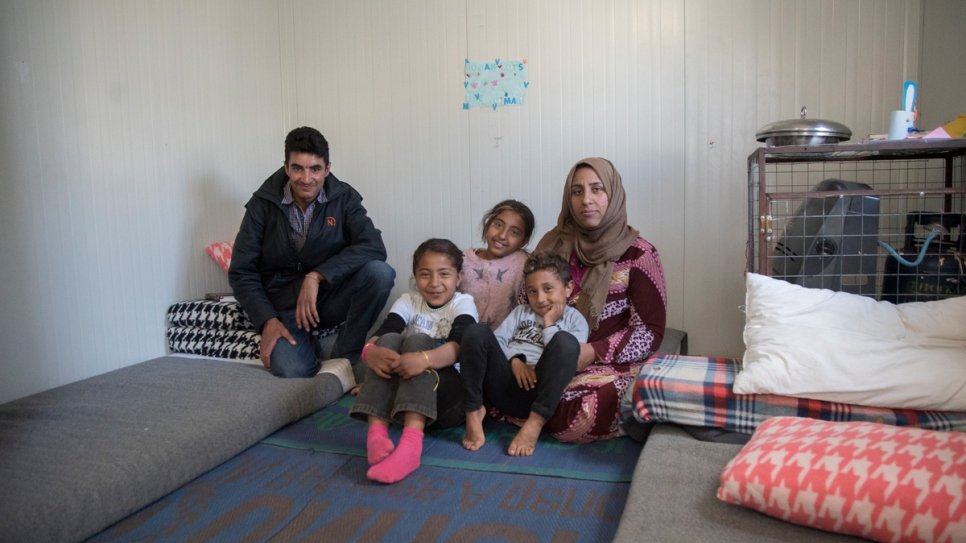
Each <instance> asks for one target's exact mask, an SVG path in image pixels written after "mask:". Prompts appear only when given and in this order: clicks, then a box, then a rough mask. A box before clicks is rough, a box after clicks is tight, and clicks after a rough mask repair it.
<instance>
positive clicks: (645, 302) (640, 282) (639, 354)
mask: <svg viewBox="0 0 966 543" xmlns="http://www.w3.org/2000/svg"><path fill="white" fill-rule="evenodd" d="M626 292H627V311H628V312H629V317H628V321H627V325H626V326H624V327H623V328H621V329H620V330H618V331H616V332H614V333H612V334H610V335H608V336H606V337H603V338H601V339H599V340H596V341H593V342H591V344H592V345H593V347H594V351H595V352H596V353H597V358H598V360H599V361H600V362H599V363H601V364H630V363H632V362H643V361H644V360H646V359H647V357H649V356H650V355H651V354H652V353H653V352H654V351H655V350H656V349H657V348H658V346H660V344H661V340H662V339H663V338H664V326H665V321H666V318H667V301H666V299H667V294H666V292H667V289H666V287H665V284H664V270H663V269H662V268H661V259H660V257H659V256H658V254H657V251H656V250H655V249H654V248H653V247H647V249H646V250H644V251H643V254H641V256H640V257H638V258H637V259H635V260H634V261H633V262H632V263H631V266H630V269H629V270H628V281H627V291H626Z"/></svg>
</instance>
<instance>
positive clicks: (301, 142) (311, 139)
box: [285, 126, 329, 165]
mask: <svg viewBox="0 0 966 543" xmlns="http://www.w3.org/2000/svg"><path fill="white" fill-rule="evenodd" d="M292 153H312V154H313V155H315V156H319V157H322V160H323V161H324V162H325V164H326V165H328V164H329V142H327V141H325V136H323V135H322V133H321V132H319V131H318V130H316V129H314V128H312V127H310V126H301V127H299V128H296V129H294V130H292V131H291V132H289V133H288V135H287V136H285V163H286V164H288V159H289V158H290V157H291V156H292Z"/></svg>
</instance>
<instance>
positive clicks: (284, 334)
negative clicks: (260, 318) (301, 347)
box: [259, 317, 295, 369]
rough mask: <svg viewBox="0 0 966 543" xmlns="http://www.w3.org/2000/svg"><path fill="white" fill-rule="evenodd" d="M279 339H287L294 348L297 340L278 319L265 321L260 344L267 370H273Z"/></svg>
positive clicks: (263, 362) (263, 363) (273, 318)
mask: <svg viewBox="0 0 966 543" xmlns="http://www.w3.org/2000/svg"><path fill="white" fill-rule="evenodd" d="M279 339H285V340H287V341H288V342H289V343H291V344H292V346H293V347H294V346H295V338H294V337H292V334H291V333H290V332H289V331H288V328H286V327H285V325H284V324H282V321H280V320H278V317H272V318H270V319H268V320H267V321H265V326H263V327H262V341H261V344H259V351H260V352H261V359H262V365H263V366H265V369H271V368H272V351H273V350H274V349H275V343H276V342H278V340H279Z"/></svg>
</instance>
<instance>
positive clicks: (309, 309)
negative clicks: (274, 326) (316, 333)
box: [295, 271, 325, 332]
mask: <svg viewBox="0 0 966 543" xmlns="http://www.w3.org/2000/svg"><path fill="white" fill-rule="evenodd" d="M324 280H325V278H324V277H322V274H321V273H319V272H317V271H312V272H309V273H307V274H305V279H304V280H303V281H302V288H300V289H299V299H298V301H297V302H295V324H296V325H297V326H298V327H299V329H300V330H305V331H306V332H310V331H312V329H313V328H315V327H316V326H318V325H319V309H318V307H316V305H315V304H316V302H317V301H318V299H319V285H321V284H322V281H324Z"/></svg>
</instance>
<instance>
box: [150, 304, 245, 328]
mask: <svg viewBox="0 0 966 543" xmlns="http://www.w3.org/2000/svg"><path fill="white" fill-rule="evenodd" d="M168 322H169V323H170V324H171V325H172V326H196V327H199V328H205V329H210V330H252V331H254V330H255V326H254V325H253V324H252V321H251V320H250V319H249V318H248V315H247V314H245V312H244V311H243V310H242V308H241V306H240V305H238V302H235V301H223V302H222V301H212V300H193V301H190V302H179V303H176V304H174V305H172V306H171V307H169V308H168Z"/></svg>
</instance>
